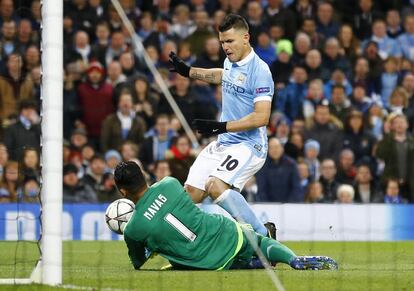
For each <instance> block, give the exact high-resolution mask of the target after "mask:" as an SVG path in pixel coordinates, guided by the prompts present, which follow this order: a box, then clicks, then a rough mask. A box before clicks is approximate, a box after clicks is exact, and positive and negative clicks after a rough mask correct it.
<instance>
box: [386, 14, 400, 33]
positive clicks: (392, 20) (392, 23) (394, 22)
mask: <svg viewBox="0 0 414 291" xmlns="http://www.w3.org/2000/svg"><path fill="white" fill-rule="evenodd" d="M386 21H387V34H388V36H389V37H392V38H397V37H398V36H400V35H401V34H402V33H403V32H404V28H403V27H402V26H401V17H400V12H399V11H398V10H396V9H390V10H388V11H387V18H386Z"/></svg>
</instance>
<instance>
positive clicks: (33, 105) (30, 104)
mask: <svg viewBox="0 0 414 291" xmlns="http://www.w3.org/2000/svg"><path fill="white" fill-rule="evenodd" d="M37 107H38V105H37V102H36V100H33V99H23V100H22V101H20V103H19V112H22V110H24V109H34V110H37Z"/></svg>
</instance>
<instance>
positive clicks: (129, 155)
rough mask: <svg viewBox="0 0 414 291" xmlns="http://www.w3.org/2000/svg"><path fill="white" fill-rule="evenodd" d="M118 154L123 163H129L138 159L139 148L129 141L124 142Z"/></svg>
mask: <svg viewBox="0 0 414 291" xmlns="http://www.w3.org/2000/svg"><path fill="white" fill-rule="evenodd" d="M120 152H121V156H122V160H123V161H131V160H135V159H137V158H138V152H139V148H138V146H137V144H135V143H133V142H131V141H125V142H123V143H122V145H121V148H120Z"/></svg>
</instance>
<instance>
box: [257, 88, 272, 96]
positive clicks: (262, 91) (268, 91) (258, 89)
mask: <svg viewBox="0 0 414 291" xmlns="http://www.w3.org/2000/svg"><path fill="white" fill-rule="evenodd" d="M260 93H270V87H260V88H256V94H260Z"/></svg>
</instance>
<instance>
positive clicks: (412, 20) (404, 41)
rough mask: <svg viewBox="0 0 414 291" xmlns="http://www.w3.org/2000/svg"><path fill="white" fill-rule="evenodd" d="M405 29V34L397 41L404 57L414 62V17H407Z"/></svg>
mask: <svg viewBox="0 0 414 291" xmlns="http://www.w3.org/2000/svg"><path fill="white" fill-rule="evenodd" d="M404 28H405V32H404V33H402V34H401V35H400V36H399V37H398V38H397V40H398V42H399V44H400V47H401V51H402V55H403V57H404V58H407V59H409V60H410V61H412V62H413V61H414V53H413V49H412V48H413V43H412V38H413V37H414V15H407V16H406V17H405V20H404Z"/></svg>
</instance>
